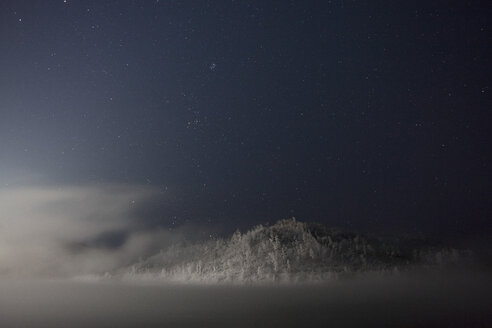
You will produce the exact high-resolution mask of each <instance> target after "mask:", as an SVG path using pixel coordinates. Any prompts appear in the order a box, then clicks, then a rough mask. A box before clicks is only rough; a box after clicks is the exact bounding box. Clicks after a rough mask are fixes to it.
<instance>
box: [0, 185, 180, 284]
mask: <svg viewBox="0 0 492 328" xmlns="http://www.w3.org/2000/svg"><path fill="white" fill-rule="evenodd" d="M155 194H156V191H155V190H154V189H152V188H148V187H141V186H129V185H92V186H77V187H70V186H69V187H50V186H36V187H29V186H21V187H4V188H1V189H0V209H1V212H0V275H1V276H10V277H26V276H45V277H58V276H59V277H70V276H75V275H85V274H101V273H104V272H106V271H111V270H114V269H116V268H118V267H121V266H123V265H128V264H129V263H132V262H134V261H136V260H138V258H139V257H141V256H146V255H148V254H150V253H152V252H155V251H156V250H158V249H160V248H162V247H165V246H166V245H168V244H169V243H171V242H173V241H175V240H176V238H177V234H176V233H173V234H171V233H169V232H168V231H165V230H163V229H159V228H155V229H149V227H145V226H144V224H143V223H142V220H139V218H138V217H137V216H138V215H137V214H136V213H137V212H138V210H137V209H138V207H139V206H141V205H142V204H145V203H146V202H148V201H149V200H151V199H152V198H153V197H154V195H155Z"/></svg>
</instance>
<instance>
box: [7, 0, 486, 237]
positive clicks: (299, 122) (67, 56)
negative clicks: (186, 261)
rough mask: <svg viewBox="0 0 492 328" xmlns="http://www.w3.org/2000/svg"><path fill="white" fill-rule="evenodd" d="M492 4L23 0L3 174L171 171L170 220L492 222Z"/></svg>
mask: <svg viewBox="0 0 492 328" xmlns="http://www.w3.org/2000/svg"><path fill="white" fill-rule="evenodd" d="M490 17H491V12H490V6H489V5H488V4H487V2H486V1H418V2H416V3H413V2H412V3H411V4H409V3H407V2H402V1H165V0H161V1H77V0H72V1H71V0H67V1H66V2H65V1H63V0H60V1H54V0H53V1H19V0H16V1H13V0H3V1H1V3H0V170H2V172H3V173H0V179H3V180H4V181H3V182H1V181H0V183H2V185H7V184H9V185H15V184H16V183H17V182H16V181H19V179H20V180H22V182H23V183H27V184H29V183H32V184H35V183H40V182H39V178H38V177H39V176H41V177H42V180H43V181H42V183H49V184H51V185H67V184H69V185H72V184H93V183H124V184H145V185H151V186H155V187H158V188H160V189H161V195H162V199H161V200H157V204H158V205H155V204H154V205H153V206H152V208H151V209H148V212H149V213H147V216H149V217H150V216H151V217H152V219H153V220H155V221H156V222H160V224H163V225H166V224H168V223H169V222H170V221H171V220H172V221H176V222H178V223H179V222H190V221H191V222H196V223H200V224H204V223H205V224H212V225H221V226H224V227H226V228H234V227H246V226H250V225H251V224H256V223H264V222H273V221H276V220H278V219H281V218H285V217H290V216H296V217H298V218H300V219H302V220H307V221H321V222H324V223H326V224H329V225H338V226H340V225H341V226H345V227H351V228H354V229H369V230H381V229H384V230H388V231H401V230H403V231H406V232H409V233H416V232H428V233H444V234H447V235H456V234H457V235H474V234H477V233H478V234H484V233H485V234H487V233H490V232H491V230H492V229H491V224H490V223H489V221H490V217H491V209H492V206H491V205H490V201H489V198H490V195H491V186H490V182H489V180H490V179H491V174H490V157H491V156H490V146H487V144H488V143H489V142H490V139H491V138H490V132H489V131H490V124H491V118H492V115H491V113H490V110H491V108H492V106H491V105H492V103H491V92H492V90H491V83H490V76H491V63H490V58H491V56H492V51H491V43H490V40H492V33H491V18H490ZM19 172H23V173H19ZM19 175H24V176H23V177H19ZM30 179H32V181H30Z"/></svg>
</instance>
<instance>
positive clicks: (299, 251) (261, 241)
mask: <svg viewBox="0 0 492 328" xmlns="http://www.w3.org/2000/svg"><path fill="white" fill-rule="evenodd" d="M464 255H465V253H464V252H461V251H456V250H453V249H447V248H441V247H436V246H430V245H428V244H426V243H424V242H415V241H414V242H410V241H393V242H388V241H382V240H380V239H377V238H368V237H364V236H362V235H359V234H355V233H347V232H342V231H339V230H335V229H328V228H326V227H324V226H321V225H319V224H308V223H304V222H299V221H296V220H295V219H289V220H281V221H279V222H277V223H276V224H274V225H272V226H263V225H260V226H257V227H255V228H253V229H252V230H250V231H248V232H246V233H244V234H241V233H240V232H239V231H237V232H235V233H234V234H233V235H232V236H231V237H230V238H228V239H219V240H210V241H207V242H203V243H197V244H189V245H184V244H180V245H174V246H172V247H170V248H168V249H167V250H165V251H161V252H159V253H158V254H155V255H153V256H151V257H149V258H147V259H145V260H142V261H140V262H139V263H136V264H134V265H133V266H131V267H130V268H127V269H125V270H124V272H123V276H124V277H126V278H130V279H131V278H151V279H159V280H162V281H167V282H197V283H215V282H231V283H235V282H238V283H241V282H272V281H277V282H282V281H287V282H293V281H294V282H296V281H322V280H326V279H330V278H333V277H336V276H338V275H340V274H345V273H351V272H367V271H378V272H380V271H393V270H400V269H404V268H409V267H413V266H440V265H444V264H446V263H453V262H457V261H459V260H460V259H462V258H463V257H464Z"/></svg>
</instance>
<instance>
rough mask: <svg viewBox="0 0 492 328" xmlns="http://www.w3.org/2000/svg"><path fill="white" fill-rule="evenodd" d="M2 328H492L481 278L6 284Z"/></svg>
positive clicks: (1, 285) (2, 285) (0, 303)
mask: <svg viewBox="0 0 492 328" xmlns="http://www.w3.org/2000/svg"><path fill="white" fill-rule="evenodd" d="M0 289H1V294H0V326H2V327H153V326H155V327H158V326H159V327H309V326H314V325H317V326H323V327H362V326H363V327H431V326H433V327H486V326H489V325H490V323H491V322H492V317H491V313H492V306H491V303H490V300H489V299H490V292H491V291H492V290H491V282H490V279H489V278H488V277H486V276H485V275H481V274H478V273H473V274H472V273H466V274H464V273H461V274H457V273H452V274H449V275H447V276H443V275H441V274H426V275H422V274H417V273H413V274H405V275H390V276H381V275H379V274H372V275H371V274H366V275H360V276H357V277H352V278H349V279H341V280H335V281H331V282H326V283H323V284H302V285H264V286H226V285H216V286H196V285H195V286H189V285H188V286H187V285H162V284H160V285H154V284H149V285H135V284H123V283H116V282H111V283H110V282H97V283H82V282H73V281H53V280H51V281H33V280H30V281H25V280H24V281H22V282H21V281H18V280H17V281H15V280H14V281H9V280H0Z"/></svg>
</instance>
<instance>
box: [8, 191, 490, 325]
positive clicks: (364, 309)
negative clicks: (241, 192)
mask: <svg viewBox="0 0 492 328" xmlns="http://www.w3.org/2000/svg"><path fill="white" fill-rule="evenodd" d="M155 193H156V191H155V190H153V189H152V188H147V187H142V186H124V185H93V186H77V187H74V186H71V187H50V186H19V187H15V188H14V187H9V188H8V189H7V188H4V189H0V208H1V209H2V211H1V213H0V327H151V326H156V327H162V326H164V327H308V326H314V325H317V326H324V327H360V326H365V327H381V326H387V327H420V326H426V327H427V326H442V327H465V326H466V327H486V326H490V324H491V323H492V318H491V313H492V306H491V302H490V301H489V298H490V295H491V293H492V282H491V279H490V274H488V273H489V272H488V269H485V270H482V269H480V270H479V269H476V268H475V269H470V268H454V269H449V270H448V269H445V268H435V269H426V270H424V269H419V268H416V267H413V268H412V269H411V270H408V271H402V272H370V271H369V272H366V273H352V274H347V275H344V276H340V277H337V278H333V279H331V280H330V279H329V280H327V281H323V282H317V283H313V282H310V281H303V282H302V283H291V282H284V283H274V282H271V281H270V282H268V283H262V284H254V283H236V284H232V283H214V284H200V283H193V284H189V283H183V282H181V283H174V284H171V283H168V282H166V281H165V280H162V279H120V278H121V277H120V278H119V277H118V276H117V275H115V276H112V275H109V274H105V273H106V272H111V273H113V272H117V271H118V270H121V269H123V270H126V268H128V267H129V266H130V265H131V264H133V263H136V262H138V261H139V259H142V258H144V259H145V258H146V257H148V256H152V255H153V254H155V253H156V252H159V250H161V249H166V248H167V247H168V246H169V245H171V244H173V243H175V242H176V241H177V240H180V238H182V235H183V234H184V232H183V231H180V230H175V231H172V232H170V231H168V230H164V229H162V228H160V227H156V226H148V225H146V224H145V222H142V220H141V218H139V217H138V213H139V211H138V207H139V206H146V204H148V202H149V201H151V200H152V198H153V197H154V195H155ZM284 224H286V225H287V226H289V224H290V223H284ZM290 225H292V226H294V227H298V226H300V227H301V228H302V225H300V224H297V223H292V224H290ZM190 231H191V232H192V231H193V229H191V230H188V234H189V233H190ZM248 236H249V235H248ZM235 238H236V239H237V240H236V242H239V241H241V243H243V244H244V243H245V242H246V241H247V238H246V237H244V238H243V239H238V238H239V237H238V235H236V237H235ZM313 242H314V240H313ZM230 245H234V244H230ZM241 245H242V244H241ZM303 245H305V244H303ZM193 249H194V250H196V249H198V250H201V248H193ZM225 250H226V253H227V254H229V255H231V252H230V251H229V248H225ZM162 254H164V255H165V254H166V253H162ZM193 254H195V253H193ZM196 254H201V253H200V252H198V253H196ZM164 255H163V256H164ZM171 255H172V254H171ZM200 256H201V255H200ZM231 256H236V255H235V253H234V254H232V255H231ZM151 259H152V258H151ZM164 259H167V258H166V257H164ZM255 259H256V260H260V259H261V258H259V257H258V258H255ZM273 259H274V260H275V258H273ZM178 260H180V259H178ZM261 261H263V260H261ZM261 261H260V262H261ZM154 262H155V261H154ZM154 262H153V263H154ZM141 263H144V264H146V263H148V262H145V261H144V262H141ZM155 263H160V262H155ZM252 263H255V262H254V261H252ZM292 263H293V262H292ZM232 268H233V269H234V268H235V267H234V266H233V267H232ZM157 269H159V267H157ZM200 270H201V271H197V272H203V269H200ZM197 281H200V279H198V280H197Z"/></svg>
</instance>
